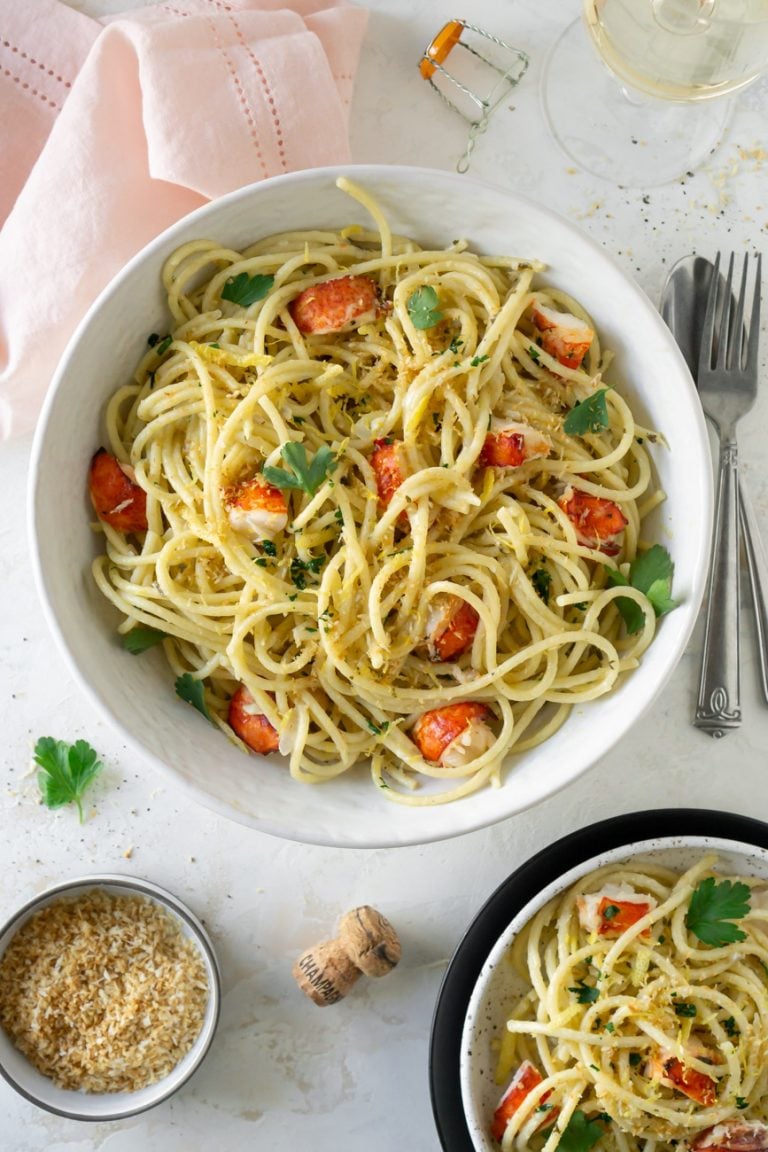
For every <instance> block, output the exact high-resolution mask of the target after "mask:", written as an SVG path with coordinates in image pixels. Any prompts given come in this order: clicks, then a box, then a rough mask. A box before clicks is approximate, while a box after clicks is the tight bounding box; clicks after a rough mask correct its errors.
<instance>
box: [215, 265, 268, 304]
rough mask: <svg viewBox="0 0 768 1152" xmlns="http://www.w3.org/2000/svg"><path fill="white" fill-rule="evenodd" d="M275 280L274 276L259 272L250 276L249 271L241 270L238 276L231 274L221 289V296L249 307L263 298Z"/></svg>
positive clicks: (223, 298)
mask: <svg viewBox="0 0 768 1152" xmlns="http://www.w3.org/2000/svg"><path fill="white" fill-rule="evenodd" d="M274 282H275V278H274V276H263V275H261V273H259V272H257V273H256V274H255V275H254V276H249V275H248V273H247V272H239V273H238V274H237V276H230V278H229V280H227V282H226V284H225V285H224V287H223V288H222V290H221V298H222V300H231V302H232V303H233V304H241V305H242V306H243V308H247V307H248V306H249V304H255V303H256V301H257V300H263V299H264V297H265V296H266V294H267V292H269V290H270V288H271V287H272V285H273V284H274Z"/></svg>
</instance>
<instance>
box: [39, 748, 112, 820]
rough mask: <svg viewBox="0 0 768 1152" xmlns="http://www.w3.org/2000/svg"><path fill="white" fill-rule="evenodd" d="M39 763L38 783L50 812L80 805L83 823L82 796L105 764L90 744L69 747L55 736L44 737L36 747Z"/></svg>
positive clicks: (79, 811)
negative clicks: (52, 809)
mask: <svg viewBox="0 0 768 1152" xmlns="http://www.w3.org/2000/svg"><path fill="white" fill-rule="evenodd" d="M35 763H36V764H37V765H38V766H39V768H40V771H39V772H38V774H37V783H38V785H39V787H40V792H41V794H42V797H43V803H44V804H45V805H47V807H48V808H61V807H63V805H64V804H76V805H77V811H78V813H79V814H80V823H81V824H82V822H83V805H82V796H83V793H84V792H85V790H86V788H87V787H88V785H89V784H90V783H91V781H92V780H93V779H94V777H95V776H96V775H97V773H99V772H100V771H101V769H102V768H103V764H102V763H101V760H99V756H98V753H97V752H96V750H95V749H94V748H92V747H91V745H90V744H89V743H88V741H87V740H76V741H75V743H74V744H67V742H66V741H65V740H54V738H53V737H52V736H41V737H40V739H39V740H38V741H37V743H36V744H35Z"/></svg>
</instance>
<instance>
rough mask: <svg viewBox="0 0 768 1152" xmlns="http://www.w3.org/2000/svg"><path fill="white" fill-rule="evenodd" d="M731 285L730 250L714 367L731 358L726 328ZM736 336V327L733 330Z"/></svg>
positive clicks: (727, 328) (731, 263) (723, 363)
mask: <svg viewBox="0 0 768 1152" xmlns="http://www.w3.org/2000/svg"><path fill="white" fill-rule="evenodd" d="M732 285H733V252H731V256H730V259H729V261H728V275H727V276H726V279H725V295H724V296H723V310H722V312H721V313H720V336H719V339H718V345H717V360H716V362H715V368H725V366H726V362H727V361H729V360H730V359H731V356H730V355H729V353H730V351H731V345H732V341H731V340H729V339H728V330H729V325H730V320H731V301H732V299H733V294H732V290H731V288H732ZM735 331H736V335H737V338H738V329H736V330H735Z"/></svg>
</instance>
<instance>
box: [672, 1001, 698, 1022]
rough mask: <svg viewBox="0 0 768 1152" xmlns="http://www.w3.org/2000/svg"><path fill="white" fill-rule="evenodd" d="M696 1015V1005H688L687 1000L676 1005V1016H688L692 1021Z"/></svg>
mask: <svg viewBox="0 0 768 1152" xmlns="http://www.w3.org/2000/svg"><path fill="white" fill-rule="evenodd" d="M695 1015H696V1005H695V1004H688V1003H687V1002H686V1001H685V1000H678V1001H677V1003H676V1004H675V1016H687V1017H690V1018H691V1019H692V1018H693V1017H694V1016H695Z"/></svg>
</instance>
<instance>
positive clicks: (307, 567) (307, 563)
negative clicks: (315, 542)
mask: <svg viewBox="0 0 768 1152" xmlns="http://www.w3.org/2000/svg"><path fill="white" fill-rule="evenodd" d="M323 564H325V556H310V558H309V560H300V559H299V557H298V556H294V558H293V560H291V580H292V581H293V583H294V585H295V586H296V587H297V588H298V590H299V591H300V592H303V591H304V589H305V588H306V586H307V573H308V572H312V573H313V574H314V575H317V573H318V572H319V571H320V569H321V568H322V566H323ZM289 599H290V597H289Z"/></svg>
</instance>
